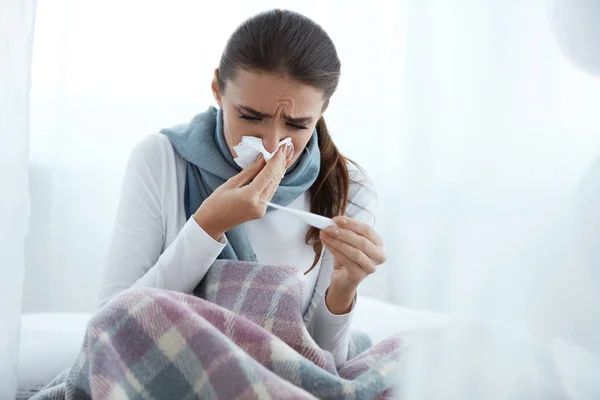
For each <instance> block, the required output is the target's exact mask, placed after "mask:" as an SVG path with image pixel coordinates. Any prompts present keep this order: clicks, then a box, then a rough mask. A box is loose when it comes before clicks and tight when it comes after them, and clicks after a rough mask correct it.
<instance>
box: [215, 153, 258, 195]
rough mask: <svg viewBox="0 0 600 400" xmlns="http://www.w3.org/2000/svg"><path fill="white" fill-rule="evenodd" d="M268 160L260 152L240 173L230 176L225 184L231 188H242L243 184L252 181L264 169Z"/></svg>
mask: <svg viewBox="0 0 600 400" xmlns="http://www.w3.org/2000/svg"><path fill="white" fill-rule="evenodd" d="M265 165H266V162H265V158H264V157H263V155H262V154H259V155H258V157H256V160H254V162H253V163H252V164H250V165H249V166H248V167H247V168H246V169H244V170H242V172H240V173H239V174H237V175H235V176H233V177H231V178H229V180H228V181H227V182H225V184H224V185H223V186H226V187H231V188H240V187H242V186H245V185H247V184H248V183H250V182H252V180H253V179H254V178H256V176H257V175H258V174H259V173H260V171H262V169H263V168H264V167H265Z"/></svg>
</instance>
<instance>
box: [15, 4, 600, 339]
mask: <svg viewBox="0 0 600 400" xmlns="http://www.w3.org/2000/svg"><path fill="white" fill-rule="evenodd" d="M546 3H547V2H546V1H545V0H535V1H530V2H520V1H516V0H515V1H507V2H478V1H442V0H439V1H436V0H418V1H416V0H415V1H408V0H406V1H391V0H379V1H375V2H365V1H327V2H319V1H305V2H298V1H283V2H282V1H277V2H275V1H260V2H244V1H222V2H213V3H203V2H196V1H174V2H142V1H127V2H122V1H119V2H117V1H115V0H112V1H104V2H102V3H98V2H90V1H77V2H76V1H67V0H53V1H47V2H44V3H43V4H40V6H39V17H38V22H37V26H36V48H35V50H34V69H33V92H32V131H31V135H32V136H31V137H32V142H31V153H30V163H31V165H30V167H31V188H32V218H31V225H30V232H29V237H28V242H27V246H28V247H27V249H28V251H27V255H28V259H27V276H26V285H25V288H24V291H25V295H24V306H23V307H24V311H83V310H91V309H93V306H94V301H95V296H96V293H97V290H98V280H99V277H100V271H99V266H100V260H101V258H102V255H103V252H104V246H105V243H106V241H107V237H108V233H109V231H110V225H111V222H112V215H113V212H114V208H115V205H116V200H117V196H118V191H119V185H120V178H121V174H122V172H123V168H124V165H125V162H126V159H127V157H128V154H129V152H130V150H131V148H132V146H133V145H134V144H135V143H136V142H137V141H138V140H139V139H140V138H141V137H142V136H143V135H145V134H147V133H150V132H156V131H157V130H158V129H160V128H162V127H164V126H169V125H171V124H173V123H178V122H181V121H185V120H187V119H188V118H189V117H190V116H191V115H193V114H195V113H197V112H198V111H199V110H202V109H204V108H205V107H206V106H207V105H208V104H211V103H212V97H211V93H210V91H209V84H210V80H211V77H212V73H213V70H214V68H215V67H216V65H217V63H218V60H219V56H220V53H221V51H222V48H223V45H224V43H225V40H226V39H227V37H228V35H229V34H230V33H231V31H232V30H233V29H234V28H235V26H236V25H237V24H238V23H240V22H241V21H242V20H243V19H245V18H246V17H248V16H250V15H252V14H253V13H255V12H258V11H261V10H264V9H267V8H272V7H284V8H286V7H287V8H291V9H294V10H296V11H300V12H303V13H305V14H306V15H308V16H310V17H312V18H314V19H315V20H316V21H317V22H319V23H321V24H322V25H323V26H324V27H325V28H326V29H327V31H328V32H329V33H330V35H331V36H332V38H333V40H334V42H335V43H336V45H337V47H338V50H339V53H340V57H341V59H342V62H343V76H342V81H341V84H340V88H339V91H338V93H336V95H335V97H334V98H333V100H332V103H331V107H330V109H329V110H328V111H327V114H326V118H327V119H328V125H329V126H330V127H331V130H332V132H333V133H332V134H333V136H334V139H335V140H336V142H337V143H338V144H339V146H340V147H341V149H342V150H343V151H344V152H345V153H346V154H347V155H348V156H349V157H350V158H352V159H354V160H356V161H358V162H359V163H360V164H361V165H362V166H363V167H364V168H365V169H366V170H367V171H368V172H369V174H370V175H371V177H372V178H373V179H374V181H375V183H376V185H377V187H378V189H379V194H380V207H379V220H378V223H377V224H378V230H379V231H380V232H381V234H382V235H383V236H384V237H385V239H386V241H387V251H388V255H389V262H388V263H387V264H386V265H385V266H382V267H381V268H380V271H379V272H378V273H377V274H375V275H374V276H373V277H372V278H370V279H369V281H368V282H367V283H366V284H365V285H364V288H363V293H364V294H369V295H372V296H377V297H380V298H383V299H386V300H389V301H392V302H396V303H401V304H404V305H408V306H412V307H417V308H429V309H433V310H437V311H446V312H452V313H459V314H462V315H468V316H476V317H484V318H486V319H501V320H505V321H509V322H511V323H517V324H521V325H523V326H526V327H528V328H530V329H535V331H544V332H546V334H548V335H553V334H561V335H567V334H570V333H568V332H567V333H566V332H565V329H564V327H565V326H567V324H570V326H575V327H577V329H580V330H581V331H582V332H583V331H585V332H588V333H589V332H592V333H593V332H597V331H594V330H591V328H590V326H591V325H590V324H592V322H589V321H594V320H593V318H592V317H593V312H592V307H591V304H592V301H593V300H594V293H593V292H594V288H595V287H596V286H594V285H595V284H596V282H597V279H598V278H600V276H596V277H595V278H593V275H592V273H591V272H590V270H589V268H588V267H587V266H586V265H583V264H582V263H580V262H579V260H578V252H577V251H578V250H577V243H575V241H574V240H573V239H574V237H575V232H574V222H575V219H574V214H575V213H574V211H575V210H574V206H575V204H576V203H575V201H574V200H575V199H576V196H577V191H576V189H577V185H578V182H579V179H580V177H581V176H582V174H583V173H584V171H585V170H586V168H587V166H588V165H589V164H590V163H591V161H592V159H593V158H594V157H595V155H596V153H597V152H598V150H600V119H599V118H598V116H597V112H596V110H597V105H598V104H600V82H599V80H598V79H594V78H593V77H592V76H589V75H586V74H585V73H583V72H580V71H578V70H577V69H575V68H574V67H572V66H571V65H570V64H569V63H568V62H567V61H566V60H565V59H564V57H563V56H562V54H561V53H560V51H559V50H558V47H557V46H556V44H555V42H554V40H553V37H552V35H551V33H550V30H549V24H548V18H547V8H546ZM594 279H596V280H594ZM565 282H568V283H565ZM576 294H577V295H576ZM596 304H597V303H596ZM582 321H588V322H585V323H584V322H582ZM576 336H577V335H576ZM577 337H578V338H579V339H578V340H583V339H581V338H582V335H579V336H577Z"/></svg>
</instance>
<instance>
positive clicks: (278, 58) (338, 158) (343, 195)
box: [218, 10, 350, 273]
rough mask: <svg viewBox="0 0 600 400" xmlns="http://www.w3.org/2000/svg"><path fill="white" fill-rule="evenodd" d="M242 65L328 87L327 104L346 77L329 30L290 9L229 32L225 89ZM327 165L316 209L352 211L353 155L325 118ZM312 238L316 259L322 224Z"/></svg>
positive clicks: (322, 140) (315, 195)
mask: <svg viewBox="0 0 600 400" xmlns="http://www.w3.org/2000/svg"><path fill="white" fill-rule="evenodd" d="M239 70H245V71H255V72H266V73H273V74H278V75H283V76H286V77H289V78H291V79H294V80H296V81H298V82H301V83H305V84H307V85H310V86H312V87H314V88H317V89H320V90H322V91H323V97H324V99H325V104H326V105H327V104H328V102H329V99H330V98H331V96H332V95H333V93H334V92H335V90H336V89H337V86H338V82H339V79H340V70H341V62H340V60H339V58H338V55H337V51H336V49H335V46H334V44H333V42H332V41H331V39H330V38H329V35H327V33H326V32H325V31H324V30H323V28H321V26H319V25H318V24H316V23H315V22H314V21H312V20H311V19H309V18H307V17H305V16H303V15H301V14H298V13H295V12H292V11H287V10H271V11H266V12H263V13H260V14H258V15H255V16H253V17H251V18H250V19H248V20H246V21H245V22H244V23H242V25H240V26H239V27H238V28H237V29H236V30H235V32H234V33H233V34H232V35H231V37H230V38H229V40H228V42H227V45H226V46H225V50H224V51H223V55H222V56H221V62H220V63H219V69H218V82H219V88H220V90H221V91H224V90H225V85H226V83H227V82H228V81H229V80H233V79H235V75H236V72H237V71H239ZM316 129H317V134H318V138H319V148H320V151H321V170H320V172H319V176H318V177H317V180H316V182H315V183H314V184H313V185H312V187H311V188H310V199H311V205H310V209H311V211H312V212H313V213H316V214H320V215H324V216H327V217H330V218H331V217H334V216H337V215H342V214H344V213H345V212H346V207H347V206H348V192H349V187H350V178H349V175H348V166H347V161H348V160H347V159H346V158H345V157H344V156H343V155H342V154H340V152H339V151H338V149H337V147H336V146H335V144H334V143H333V140H332V139H331V137H330V136H329V131H328V130H327V125H326V124H325V120H324V119H323V118H321V119H319V121H318V122H317V126H316ZM306 243H307V244H309V245H312V246H313V249H314V250H315V259H314V262H313V265H312V266H311V268H310V269H309V270H308V271H306V272H305V273H308V272H310V271H311V270H312V269H313V268H314V267H315V265H316V264H317V262H318V261H319V258H320V256H321V252H322V250H323V244H322V243H321V240H320V239H319V230H318V229H316V228H311V229H310V230H309V231H308V233H307V234H306Z"/></svg>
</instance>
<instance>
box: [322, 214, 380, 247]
mask: <svg viewBox="0 0 600 400" xmlns="http://www.w3.org/2000/svg"><path fill="white" fill-rule="evenodd" d="M333 222H335V223H336V224H337V225H338V226H340V227H341V228H345V229H350V230H351V231H353V232H355V233H357V234H359V235H361V236H364V237H366V238H367V239H369V240H370V241H371V242H373V243H374V244H375V245H376V246H380V247H381V246H383V239H382V238H381V236H379V234H378V233H377V232H375V229H373V227H372V226H371V225H369V224H365V223H364V222H360V221H357V220H355V219H352V218H348V217H344V216H342V217H335V218H333Z"/></svg>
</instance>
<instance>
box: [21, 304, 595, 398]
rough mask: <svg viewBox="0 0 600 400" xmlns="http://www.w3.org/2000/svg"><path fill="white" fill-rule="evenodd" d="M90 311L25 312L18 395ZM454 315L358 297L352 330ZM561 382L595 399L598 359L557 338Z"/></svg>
mask: <svg viewBox="0 0 600 400" xmlns="http://www.w3.org/2000/svg"><path fill="white" fill-rule="evenodd" d="M90 316H91V314H66V313H65V314H52V313H47V314H24V315H23V316H22V332H21V342H20V353H19V367H18V382H19V384H18V386H19V389H18V396H17V399H28V398H29V397H31V396H32V395H33V394H34V393H35V392H37V391H38V390H39V389H40V388H42V387H43V386H44V385H45V384H46V383H47V382H49V381H50V380H51V379H52V378H54V377H55V376H56V375H58V374H59V373H60V372H61V371H63V370H65V369H66V368H69V367H70V365H71V364H72V363H73V362H74V361H75V359H76V357H77V354H78V352H79V348H80V346H81V343H82V340H83V335H84V332H85V329H86V325H87V321H88V320H89V318H90ZM456 320H457V318H454V317H452V316H449V315H443V314H436V313H432V312H427V311H418V310H411V309H408V308H405V307H400V306H396V305H392V304H388V303H385V302H382V301H379V300H376V299H372V298H368V297H364V296H363V297H361V298H360V301H358V302H357V309H356V314H355V317H354V320H353V326H354V328H355V329H358V330H361V331H363V332H365V333H367V334H369V335H370V336H371V338H372V339H373V341H374V342H378V341H380V340H383V339H385V338H386V337H388V336H390V335H392V334H394V333H399V332H400V333H407V334H408V335H410V332H415V331H418V330H422V329H427V328H436V327H444V326H445V325H449V324H451V323H452V322H456ZM550 352H551V356H552V362H553V363H554V364H555V365H556V368H557V372H558V375H559V376H558V378H557V381H560V384H561V387H563V388H564V390H565V391H566V392H567V393H568V395H569V396H570V398H572V399H591V398H600V379H598V377H599V376H600V375H599V373H600V361H599V360H598V358H597V357H594V356H593V355H592V354H590V353H589V352H587V351H586V350H585V349H583V348H579V347H577V346H574V345H572V344H568V343H565V342H562V341H560V340H556V341H554V342H552V343H551V345H550Z"/></svg>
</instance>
